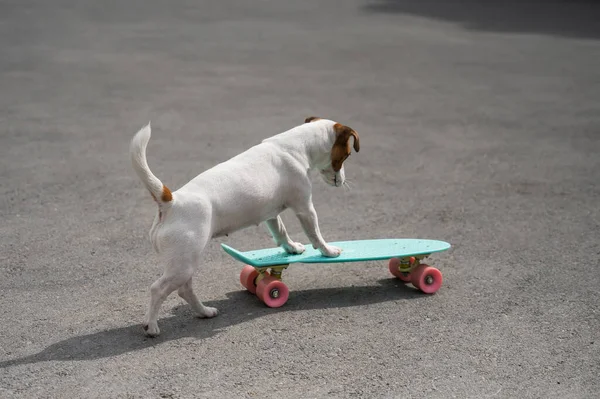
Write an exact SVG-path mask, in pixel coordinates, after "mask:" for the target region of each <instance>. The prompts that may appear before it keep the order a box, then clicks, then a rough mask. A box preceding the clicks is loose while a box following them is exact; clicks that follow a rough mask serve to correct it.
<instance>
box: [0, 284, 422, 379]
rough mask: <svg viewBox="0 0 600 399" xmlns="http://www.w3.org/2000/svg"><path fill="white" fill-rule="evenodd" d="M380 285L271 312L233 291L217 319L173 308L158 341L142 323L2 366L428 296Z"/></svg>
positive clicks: (304, 298)
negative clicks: (287, 315)
mask: <svg viewBox="0 0 600 399" xmlns="http://www.w3.org/2000/svg"><path fill="white" fill-rule="evenodd" d="M378 283H379V285H372V286H360V287H339V288H327V289H312V290H304V291H292V292H290V299H289V300H288V302H287V303H286V304H285V306H283V307H281V308H277V309H272V308H268V307H266V306H265V305H264V304H263V303H261V302H260V301H259V300H258V298H256V297H255V296H253V295H252V294H250V293H248V292H247V291H245V290H240V291H234V292H230V293H228V294H227V297H228V298H227V299H224V300H219V301H212V302H210V301H206V304H207V305H209V306H215V307H217V308H218V309H219V311H220V314H219V315H218V316H217V317H215V318H212V319H202V320H200V319H197V318H194V317H193V315H192V312H191V309H190V308H189V306H187V305H183V304H182V305H179V306H176V307H174V308H173V309H172V313H173V315H172V316H169V317H164V318H161V319H159V327H160V328H161V335H160V336H158V337H157V338H146V337H145V336H144V335H143V331H142V328H141V325H140V324H139V323H137V324H133V325H129V326H125V327H120V328H114V329H111V330H106V331H100V332H97V333H93V334H87V335H81V336H77V337H72V338H68V339H65V340H63V341H60V342H57V343H55V344H52V345H50V346H48V347H47V348H46V349H44V350H43V351H41V352H39V353H36V354H34V355H31V356H26V357H22V358H17V359H13V360H7V361H2V362H0V368H6V367H10V366H16V365H22V364H30V363H38V362H44V361H53V360H55V361H61V360H62V361H72V360H93V359H99V358H105V357H111V356H118V355H121V354H124V353H128V352H133V351H137V350H141V349H144V348H147V347H152V346H156V345H160V344H161V343H163V342H166V341H171V340H176V339H179V338H184V337H195V338H198V339H205V338H208V337H211V336H213V335H215V334H218V333H219V332H220V331H222V330H224V329H226V328H227V327H231V326H234V325H236V324H240V323H244V322H247V321H250V320H252V319H255V318H257V317H262V316H265V315H269V314H273V313H280V312H293V311H298V310H310V309H325V308H345V307H353V306H364V305H370V304H375V303H381V302H388V301H393V300H406V299H411V298H417V297H422V296H423V295H424V294H422V293H421V292H420V291H418V290H416V289H414V288H413V287H412V286H405V285H404V284H403V283H402V282H400V281H399V280H398V279H394V278H390V279H382V280H379V281H378Z"/></svg>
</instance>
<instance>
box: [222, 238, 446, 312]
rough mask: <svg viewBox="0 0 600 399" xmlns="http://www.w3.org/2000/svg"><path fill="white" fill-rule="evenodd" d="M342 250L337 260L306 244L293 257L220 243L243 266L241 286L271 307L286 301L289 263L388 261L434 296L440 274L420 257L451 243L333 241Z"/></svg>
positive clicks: (279, 251)
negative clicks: (284, 276) (286, 271)
mask: <svg viewBox="0 0 600 399" xmlns="http://www.w3.org/2000/svg"><path fill="white" fill-rule="evenodd" d="M330 245H333V246H336V247H338V248H341V249H342V253H341V254H340V256H338V257H337V258H328V257H326V256H323V255H321V252H319V251H318V250H316V249H314V248H312V246H310V245H306V246H305V248H306V250H305V251H304V253H302V254H299V255H292V254H288V253H287V252H285V250H284V249H283V248H280V247H277V248H267V249H257V250H254V251H246V252H242V251H238V250H237V249H234V248H231V247H230V246H228V245H225V244H221V247H223V250H225V252H227V253H228V254H229V255H231V256H233V257H234V258H235V259H237V260H239V261H241V262H243V263H246V266H245V267H244V268H243V269H242V272H241V273H240V283H241V284H242V286H243V287H244V288H246V289H247V290H248V291H249V292H250V293H252V294H256V296H257V297H258V298H259V299H260V300H261V301H263V302H264V303H265V304H266V305H267V306H269V307H271V308H278V307H280V306H283V305H284V304H285V303H286V301H287V300H288V296H289V288H288V287H287V285H285V283H284V282H283V281H282V280H281V275H282V272H283V270H284V269H286V268H287V267H288V265H290V264H292V263H346V262H361V261H363V262H364V261H373V260H384V259H390V261H389V265H388V268H389V271H390V273H392V275H394V276H395V277H397V278H399V279H400V280H402V281H404V282H410V283H412V284H413V285H414V286H415V287H416V288H417V289H420V290H421V291H423V292H424V293H427V294H433V293H435V292H436V291H437V290H438V289H439V288H440V286H441V284H442V274H441V272H440V271H439V270H438V269H436V268H434V267H431V266H429V265H427V264H424V263H421V260H423V258H425V257H427V256H429V255H431V254H433V253H435V252H441V251H445V250H447V249H449V248H450V244H448V243H447V242H444V241H437V240H418V239H380V240H356V241H339V242H332V243H330Z"/></svg>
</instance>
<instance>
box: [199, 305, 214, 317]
mask: <svg viewBox="0 0 600 399" xmlns="http://www.w3.org/2000/svg"><path fill="white" fill-rule="evenodd" d="M218 314H219V311H218V310H217V308H212V307H210V306H205V307H204V308H202V311H201V312H198V317H199V318H201V319H210V318H211V317H215V316H216V315H218Z"/></svg>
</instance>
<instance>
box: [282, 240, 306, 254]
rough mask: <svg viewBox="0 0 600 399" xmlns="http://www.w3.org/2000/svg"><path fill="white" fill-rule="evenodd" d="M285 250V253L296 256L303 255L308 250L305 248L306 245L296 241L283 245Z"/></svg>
mask: <svg viewBox="0 0 600 399" xmlns="http://www.w3.org/2000/svg"><path fill="white" fill-rule="evenodd" d="M283 249H285V252H287V253H288V254H296V255H298V254H301V253H303V252H304V251H305V250H306V248H304V245H302V244H300V243H299V242H294V241H290V242H288V243H286V244H283Z"/></svg>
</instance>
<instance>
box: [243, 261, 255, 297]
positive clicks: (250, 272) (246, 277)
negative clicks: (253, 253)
mask: <svg viewBox="0 0 600 399" xmlns="http://www.w3.org/2000/svg"><path fill="white" fill-rule="evenodd" d="M256 277H258V271H257V270H256V269H255V268H253V267H252V266H250V265H246V266H244V268H243V269H242V272H241V273H240V283H241V284H242V286H243V287H244V288H245V289H247V290H248V291H250V293H251V294H256V284H255V283H254V282H255V281H256Z"/></svg>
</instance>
